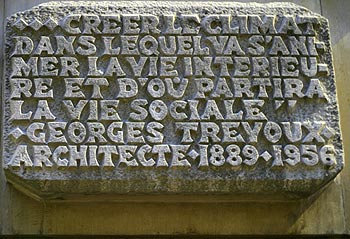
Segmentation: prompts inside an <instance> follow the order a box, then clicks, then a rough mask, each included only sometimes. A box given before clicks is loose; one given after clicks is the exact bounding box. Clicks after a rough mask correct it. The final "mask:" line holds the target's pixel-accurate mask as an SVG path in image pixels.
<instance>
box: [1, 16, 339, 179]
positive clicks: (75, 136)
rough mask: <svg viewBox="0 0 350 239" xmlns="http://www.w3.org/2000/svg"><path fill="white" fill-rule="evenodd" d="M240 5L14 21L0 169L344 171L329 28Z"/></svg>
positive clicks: (320, 20) (322, 23) (321, 22)
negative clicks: (206, 10) (230, 8)
mask: <svg viewBox="0 0 350 239" xmlns="http://www.w3.org/2000/svg"><path fill="white" fill-rule="evenodd" d="M235 11H238V12H232V13H230V12H229V11H228V12H225V11H224V12H221V11H217V12H216V11H214V10H211V11H210V12H209V13H203V12H196V11H193V12H189V11H184V12H181V11H179V12H176V11H174V12H169V11H165V12H162V13H158V14H156V13H148V12H147V11H146V12H145V13H142V12H134V13H131V12H123V11H121V12H119V11H115V12H110V11H107V12H105V13H103V14H102V13H97V12H94V11H91V12H89V11H87V12H84V11H83V12H80V13H79V12H76V11H74V12H70V13H68V14H61V15H52V16H43V17H40V16H35V17H32V18H25V17H22V16H21V15H16V16H15V17H13V19H12V20H11V21H9V23H8V28H9V29H10V32H11V38H12V41H11V42H7V45H8V46H7V51H8V63H7V68H6V71H7V75H6V76H7V78H6V90H5V91H6V92H5V96H6V100H5V111H6V116H5V121H6V124H5V131H6V132H8V135H7V136H6V137H5V141H6V144H7V145H8V147H5V148H4V151H5V155H6V157H5V160H4V167H5V168H7V169H10V170H12V171H13V172H15V171H16V170H17V171H21V172H22V170H29V172H33V173H34V172H35V173H34V174H40V172H49V173H52V174H55V173H54V172H58V173H62V175H66V174H67V173H69V172H72V173H74V172H75V173H78V172H79V171H81V172H82V173H83V172H85V173H86V172H87V173H88V172H90V171H91V172H96V169H100V170H102V171H101V172H104V171H106V172H107V173H108V172H110V171H111V170H112V171H113V170H119V171H118V172H119V174H123V173H125V174H128V172H129V171H128V170H134V171H137V170H140V171H139V172H141V171H142V170H146V169H145V168H150V169H148V170H149V171H147V172H151V171H153V172H154V173H155V174H158V173H160V172H159V171H161V170H163V171H164V170H166V171H167V172H170V173H171V172H176V173H179V175H180V176H179V175H178V176H177V177H182V176H184V175H186V173H187V172H190V171H194V172H198V173H199V174H201V177H202V179H203V178H205V177H206V176H203V175H213V174H217V173H218V174H220V172H221V171H220V170H223V171H222V172H224V174H225V175H228V174H229V171H232V172H233V173H235V175H236V176H237V175H238V174H239V172H244V173H245V172H254V171H256V172H258V174H259V175H262V176H261V178H264V177H268V178H269V179H272V178H273V177H274V176H273V175H275V174H276V175H279V176H278V177H277V176H276V178H279V179H281V178H283V175H288V174H290V175H293V177H296V178H298V177H299V176H295V175H296V172H297V171H298V170H301V171H300V172H303V173H304V174H307V172H312V173H314V174H315V175H321V173H320V172H322V175H326V174H327V172H328V171H332V170H334V169H335V168H337V169H336V170H335V171H338V169H339V168H341V167H342V161H340V157H341V155H340V154H341V148H339V142H340V136H339V126H338V122H337V118H334V117H333V115H334V114H337V108H336V107H337V106H336V101H335V99H336V97H335V88H334V79H333V77H334V73H333V69H332V65H331V62H330V60H329V59H330V55H329V39H328V38H327V36H328V35H324V34H325V33H324V32H322V31H323V30H324V26H325V20H324V19H323V18H320V16H316V15H312V14H303V13H302V12H299V13H294V14H292V13H284V14H278V13H274V12H273V11H267V13H261V12H258V11H257V12H252V13H247V12H244V11H243V10H242V11H241V12H239V10H235ZM278 11H280V10H278ZM334 112H335V113H334ZM336 117H337V116H336ZM31 170H35V171H31ZM67 170H68V171H67ZM178 170H185V171H178ZM134 171H130V172H134ZM267 171H268V172H269V173H268V174H269V176H266V175H265V173H264V172H267ZM121 172H123V173H121ZM145 172H146V171H145ZM303 173H301V174H300V175H302V174H303ZM77 175H78V174H77ZM181 175H182V176H181ZM271 175H272V176H271ZM65 177H67V176H65ZM75 177H78V176H75ZM111 177H112V178H118V177H119V176H116V174H114V175H113V176H111ZM184 177H185V176H184ZM191 177H192V176H191ZM208 177H209V178H210V177H211V176H208ZM286 177H289V176H286ZM300 177H301V178H302V176H300ZM312 177H313V176H312ZM321 177H322V176H321Z"/></svg>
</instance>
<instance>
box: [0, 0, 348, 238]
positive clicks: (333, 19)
mask: <svg viewBox="0 0 350 239" xmlns="http://www.w3.org/2000/svg"><path fill="white" fill-rule="evenodd" d="M43 2H46V1H37V0H35V1H25V0H12V1H8V0H0V16H2V17H1V18H0V21H1V29H0V35H1V36H3V32H4V20H5V18H6V17H8V16H10V15H11V14H13V13H15V12H18V11H22V10H26V9H29V8H31V7H32V6H35V5H37V4H39V3H43ZM257 2H268V1H257ZM292 2H293V3H296V4H299V5H301V6H304V7H306V8H308V9H310V10H311V11H314V12H316V13H319V14H321V15H323V16H324V17H326V18H327V19H328V20H329V25H330V31H331V43H332V49H333V58H334V68H335V73H336V84H337V94H338V102H339V109H340V116H341V130H342V136H343V144H344V153H345V158H344V161H345V167H344V169H343V171H342V172H341V173H340V174H339V175H338V176H337V177H336V179H335V180H334V181H333V182H331V183H330V184H329V185H328V186H327V187H326V188H325V189H324V190H323V191H322V192H320V193H319V194H317V195H314V196H312V197H310V198H308V199H303V200H298V201H274V202H266V201H265V202H255V201H243V202H240V201H234V202H227V200H222V199H220V198H217V200H212V201H211V202H203V201H200V200H198V199H197V198H183V200H182V199H181V198H172V197H158V198H157V199H154V198H149V197H134V198H133V197H131V198H130V197H128V198H124V199H123V198H118V199H115V200H114V201H113V199H109V200H108V202H106V201H105V200H103V199H101V198H94V197H90V199H89V200H84V201H81V200H79V198H71V199H70V200H68V201H63V202H61V201H60V200H53V201H37V200H33V199H32V198H29V197H27V196H25V195H24V194H22V193H21V192H19V191H17V190H16V189H14V188H13V187H12V186H11V185H9V184H8V183H6V181H5V177H4V175H3V171H2V170H1V171H0V179H1V181H0V182H1V184H0V185H1V191H0V208H1V210H0V229H1V233H2V234H60V235H61V234H100V235H110V234H120V235H135V234H136V235H158V234H163V235H179V234H180V235H183V234H185V235H193V234H202V235H232V234H249V235H252V234H264V235H266V234H350V185H349V182H350V170H349V167H348V166H347V161H348V157H349V156H348V155H350V152H349V150H350V147H349V146H348V145H349V143H350V138H349V137H350V127H348V122H349V120H350V108H349V103H350V94H349V92H350V86H349V84H347V83H346V80H347V79H348V78H349V77H350V73H349V71H348V67H349V66H350V60H349V57H348V56H349V55H350V48H349V45H350V27H349V24H348V22H349V21H350V16H349V15H348V11H349V10H350V2H348V1H346V0H342V1H341V0H338V1H332V0H320V1H318V0H317V1H316V0H315V1H302V0H300V1H292ZM3 44H4V38H3V37H2V38H0V45H3ZM1 49H3V48H1ZM0 57H1V58H0V65H1V67H0V73H1V75H2V73H3V69H2V66H3V58H2V57H3V53H2V54H1V56H0Z"/></svg>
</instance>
